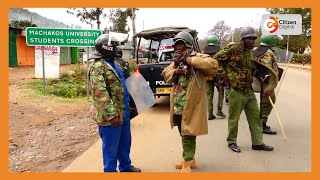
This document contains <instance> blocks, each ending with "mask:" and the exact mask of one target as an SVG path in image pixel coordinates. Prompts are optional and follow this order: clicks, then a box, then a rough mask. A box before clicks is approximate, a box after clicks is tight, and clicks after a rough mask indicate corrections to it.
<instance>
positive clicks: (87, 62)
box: [86, 47, 90, 99]
mask: <svg viewBox="0 0 320 180" xmlns="http://www.w3.org/2000/svg"><path fill="white" fill-rule="evenodd" d="M86 64H87V99H89V89H90V86H89V47H87V61H86Z"/></svg>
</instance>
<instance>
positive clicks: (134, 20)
mask: <svg viewBox="0 0 320 180" xmlns="http://www.w3.org/2000/svg"><path fill="white" fill-rule="evenodd" d="M131 10H132V16H131V20H132V32H133V35H135V34H136V12H135V8H132V9H131ZM132 42H133V58H136V48H137V41H136V38H134V37H132Z"/></svg>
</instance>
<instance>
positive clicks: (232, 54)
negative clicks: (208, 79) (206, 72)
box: [213, 43, 253, 93]
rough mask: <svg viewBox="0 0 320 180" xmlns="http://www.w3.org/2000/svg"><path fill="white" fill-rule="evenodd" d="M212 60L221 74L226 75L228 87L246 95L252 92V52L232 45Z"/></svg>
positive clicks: (237, 45)
mask: <svg viewBox="0 0 320 180" xmlns="http://www.w3.org/2000/svg"><path fill="white" fill-rule="evenodd" d="M213 58H214V59H216V60H218V62H219V67H222V69H221V72H220V76H223V75H221V74H226V76H227V79H228V81H229V84H230V86H231V87H232V88H233V89H234V90H236V91H239V92H242V93H248V92H253V90H252V85H251V84H252V66H253V61H252V51H251V49H249V50H246V49H244V48H243V44H242V43H241V44H239V43H237V44H232V45H229V46H227V47H225V48H224V49H223V50H221V51H219V52H218V53H217V54H215V56H214V57H213Z"/></svg>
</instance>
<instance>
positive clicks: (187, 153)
mask: <svg viewBox="0 0 320 180" xmlns="http://www.w3.org/2000/svg"><path fill="white" fill-rule="evenodd" d="M174 121H175V122H177V124H178V130H179V133H180V136H181V140H182V149H183V151H182V158H183V159H184V160H185V161H190V160H192V159H194V155H195V153H196V139H197V136H190V135H181V121H182V116H179V115H176V116H174Z"/></svg>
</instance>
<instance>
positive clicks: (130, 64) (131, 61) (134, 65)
mask: <svg viewBox="0 0 320 180" xmlns="http://www.w3.org/2000/svg"><path fill="white" fill-rule="evenodd" d="M128 63H129V67H130V75H131V74H133V73H134V68H135V67H136V66H137V60H136V59H129V60H128Z"/></svg>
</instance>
